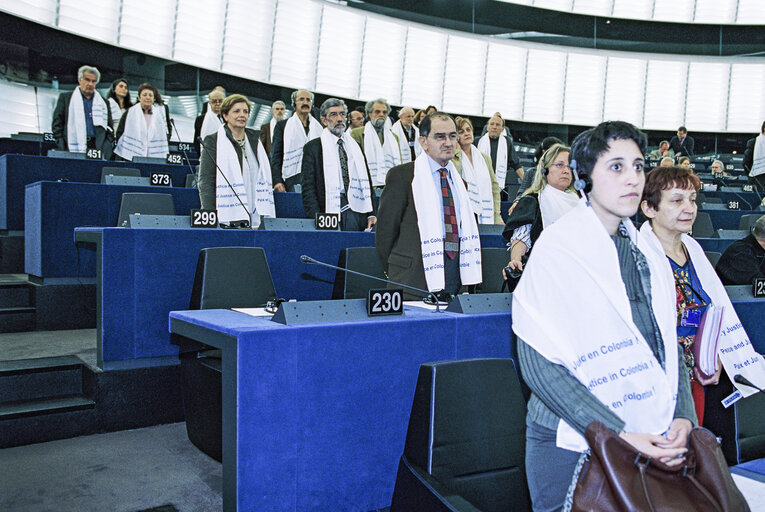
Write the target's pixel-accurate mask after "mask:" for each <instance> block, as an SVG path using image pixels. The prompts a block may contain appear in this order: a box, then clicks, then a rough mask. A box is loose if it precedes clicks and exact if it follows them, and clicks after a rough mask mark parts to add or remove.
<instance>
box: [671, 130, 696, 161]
mask: <svg viewBox="0 0 765 512" xmlns="http://www.w3.org/2000/svg"><path fill="white" fill-rule="evenodd" d="M695 144H696V141H694V140H693V137H691V136H690V135H687V134H686V135H685V139H683V143H682V144H680V139H678V138H677V135H675V136H674V137H672V138H671V139H670V140H669V147H670V148H672V150H673V151H674V152H675V156H676V157H677V156H678V153H682V156H688V157H692V156H693V155H694V152H693V148H694V146H695Z"/></svg>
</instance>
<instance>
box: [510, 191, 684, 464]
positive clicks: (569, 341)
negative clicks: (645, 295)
mask: <svg viewBox="0 0 765 512" xmlns="http://www.w3.org/2000/svg"><path fill="white" fill-rule="evenodd" d="M622 224H623V225H624V226H625V228H626V229H627V231H628V233H629V237H630V239H631V240H632V242H633V243H636V245H637V248H638V249H639V250H640V252H642V253H643V254H644V256H645V259H646V261H647V263H648V266H649V269H650V275H651V281H650V282H651V306H652V310H653V312H654V315H655V317H656V321H657V323H658V326H659V330H660V332H661V337H662V340H660V342H663V345H664V347H663V348H664V352H665V368H664V369H662V367H661V365H660V363H659V361H658V360H657V359H656V357H655V356H654V354H653V351H652V350H651V348H650V346H649V345H648V343H647V342H646V340H645V339H644V338H643V335H642V334H641V332H640V330H639V329H638V328H637V326H636V325H635V323H634V322H633V320H632V310H631V307H630V302H629V298H628V297H627V294H626V291H625V286H624V283H623V281H622V276H621V267H620V264H619V257H618V254H617V250H616V246H615V244H614V242H613V240H612V239H611V237H610V236H609V235H608V232H607V231H606V229H605V228H604V226H603V224H602V223H601V222H600V220H599V219H598V217H597V216H596V215H595V213H594V212H593V211H592V208H591V207H590V206H587V202H586V200H584V199H582V200H580V202H579V204H578V205H577V207H576V208H575V209H574V210H572V211H571V212H569V213H568V214H567V215H564V216H563V217H561V218H560V219H559V220H558V221H557V222H556V223H555V224H553V225H552V226H550V227H549V228H545V229H544V231H542V234H541V235H540V237H539V239H538V240H537V242H536V244H535V245H534V252H533V254H532V255H531V258H529V261H528V263H527V265H526V267H525V268H524V271H523V275H522V277H521V280H520V282H519V283H518V287H517V288H516V289H515V291H514V292H513V305H512V308H513V331H514V332H515V334H516V335H518V337H519V338H520V339H522V340H523V341H524V342H526V343H527V344H528V345H529V346H531V348H533V349H534V350H536V351H537V352H539V353H540V354H541V355H542V357H544V358H545V359H547V360H549V361H550V362H552V363H555V364H559V365H562V366H564V367H565V368H566V369H567V370H568V371H569V372H571V374H572V375H574V377H576V378H577V379H578V380H579V382H581V383H582V384H583V385H584V386H586V387H587V389H588V390H589V391H590V392H591V393H593V394H594V395H595V396H596V397H597V398H598V399H599V400H600V401H601V402H602V403H603V404H605V405H606V406H607V407H608V408H609V409H611V410H612V411H613V412H614V413H615V414H617V415H618V416H619V417H620V418H621V419H622V420H624V422H625V428H624V429H625V431H627V432H641V433H651V434H657V435H658V434H662V433H664V432H665V431H666V430H667V429H668V428H669V425H670V423H671V422H672V419H673V417H674V411H675V403H676V400H677V382H678V360H677V353H678V349H677V328H676V315H675V288H674V281H673V279H672V272H671V271H670V269H669V266H668V265H667V264H666V262H665V261H663V259H662V258H663V257H662V256H661V255H657V254H656V252H655V251H654V250H652V249H651V248H650V247H648V246H647V244H646V241H645V240H644V238H645V237H642V236H638V233H637V231H636V229H635V227H634V226H633V225H632V222H631V221H630V220H629V219H623V220H622ZM572 407H574V405H572ZM557 445H558V446H559V447H561V448H564V449H568V450H573V451H579V452H582V451H584V450H586V449H587V442H586V440H585V439H584V437H583V436H581V435H580V434H578V433H577V432H576V431H575V430H574V429H573V428H572V427H571V426H570V425H568V424H567V423H566V422H565V421H563V420H561V421H560V423H559V425H558V432H557Z"/></svg>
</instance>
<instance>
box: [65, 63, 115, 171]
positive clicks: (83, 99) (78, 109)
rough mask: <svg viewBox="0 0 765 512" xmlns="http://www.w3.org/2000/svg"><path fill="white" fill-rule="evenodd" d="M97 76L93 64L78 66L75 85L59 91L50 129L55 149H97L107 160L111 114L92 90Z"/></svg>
mask: <svg viewBox="0 0 765 512" xmlns="http://www.w3.org/2000/svg"><path fill="white" fill-rule="evenodd" d="M100 80H101V73H100V72H99V71H98V69H96V68H94V67H91V66H82V67H80V69H78V70H77V82H78V83H79V87H77V88H76V89H75V90H74V91H72V92H62V93H61V95H60V96H59V97H58V101H57V102H56V108H55V109H54V110H53V119H52V120H51V132H53V136H54V137H55V138H56V144H57V145H58V148H59V149H62V150H67V151H72V152H75V153H84V152H85V151H86V150H88V149H98V150H100V151H101V157H102V158H103V159H104V160H111V158H112V150H113V149H114V133H113V132H112V128H111V127H112V114H111V109H109V107H108V106H107V105H106V102H105V101H104V99H103V98H102V97H101V95H100V94H98V93H97V92H96V85H98V82H99V81H100ZM75 96H76V98H75ZM73 98H75V99H74V102H73V101H72V99H73ZM73 116H77V117H73Z"/></svg>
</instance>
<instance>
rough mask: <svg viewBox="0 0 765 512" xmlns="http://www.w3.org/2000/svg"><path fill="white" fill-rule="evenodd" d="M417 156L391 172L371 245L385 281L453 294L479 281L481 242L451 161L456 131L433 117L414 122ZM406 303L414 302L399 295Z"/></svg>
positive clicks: (446, 120)
mask: <svg viewBox="0 0 765 512" xmlns="http://www.w3.org/2000/svg"><path fill="white" fill-rule="evenodd" d="M419 142H420V145H421V146H422V149H423V152H422V153H421V154H420V156H418V157H417V158H416V160H415V161H414V162H409V163H406V164H403V165H398V166H396V167H393V168H392V169H391V170H390V171H389V172H388V175H387V177H386V180H385V188H384V189H383V193H382V196H381V197H380V207H379V209H378V215H377V225H376V228H375V230H376V233H375V246H376V248H377V254H378V255H379V256H380V262H381V263H382V266H383V270H384V271H385V273H386V275H387V276H388V278H389V279H390V280H391V281H395V282H398V283H402V284H406V285H409V286H412V287H415V288H420V289H427V290H428V291H434V292H435V291H441V290H443V291H444V292H446V293H449V294H452V295H454V294H456V293H458V292H459V289H460V287H461V286H462V285H472V284H477V283H480V282H481V243H480V239H479V236H478V226H477V224H476V220H475V216H474V215H473V214H472V210H471V207H470V202H469V200H468V194H467V190H466V189H465V185H464V184H463V182H462V179H461V178H460V176H459V174H458V173H457V170H456V168H455V167H454V164H453V163H452V162H451V159H452V158H453V157H454V153H455V151H456V148H457V127H456V126H455V124H454V120H453V119H452V118H451V116H449V115H448V114H444V113H442V112H434V113H432V114H429V115H428V116H426V117H425V118H424V119H423V120H422V122H421V123H420V137H419ZM405 296H408V298H419V297H418V296H417V295H416V294H414V293H412V292H411V291H406V290H405Z"/></svg>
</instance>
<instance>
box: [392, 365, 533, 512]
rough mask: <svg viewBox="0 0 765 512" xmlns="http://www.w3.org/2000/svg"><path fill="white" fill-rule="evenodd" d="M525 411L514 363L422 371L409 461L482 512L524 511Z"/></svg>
mask: <svg viewBox="0 0 765 512" xmlns="http://www.w3.org/2000/svg"><path fill="white" fill-rule="evenodd" d="M525 422H526V404H525V402H524V399H523V395H522V393H521V385H520V382H519V380H518V375H517V373H516V371H515V365H514V364H513V361H512V360H511V359H468V360H462V361H447V362H440V363H428V364H424V365H422V366H421V367H420V373H419V376H418V378H417V389H416V391H415V395H414V402H413V404H412V414H411V416H410V418H409V428H408V430H407V435H406V444H405V447H404V456H405V457H407V459H408V460H409V461H410V462H411V463H412V464H414V465H416V466H418V467H420V468H422V469H423V470H424V471H425V472H426V473H428V474H430V475H432V476H433V477H434V478H436V479H438V480H439V481H440V482H442V483H443V484H444V486H445V488H446V489H448V490H449V492H450V493H453V494H456V495H459V496H462V497H463V498H465V499H466V500H467V501H469V502H470V503H471V504H473V505H474V506H475V507H476V508H478V509H479V510H484V511H493V510H511V509H516V510H517V509H522V508H523V507H519V506H518V503H522V502H524V501H525V502H528V490H527V487H526V474H525V464H524V457H525V449H526V423H525Z"/></svg>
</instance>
